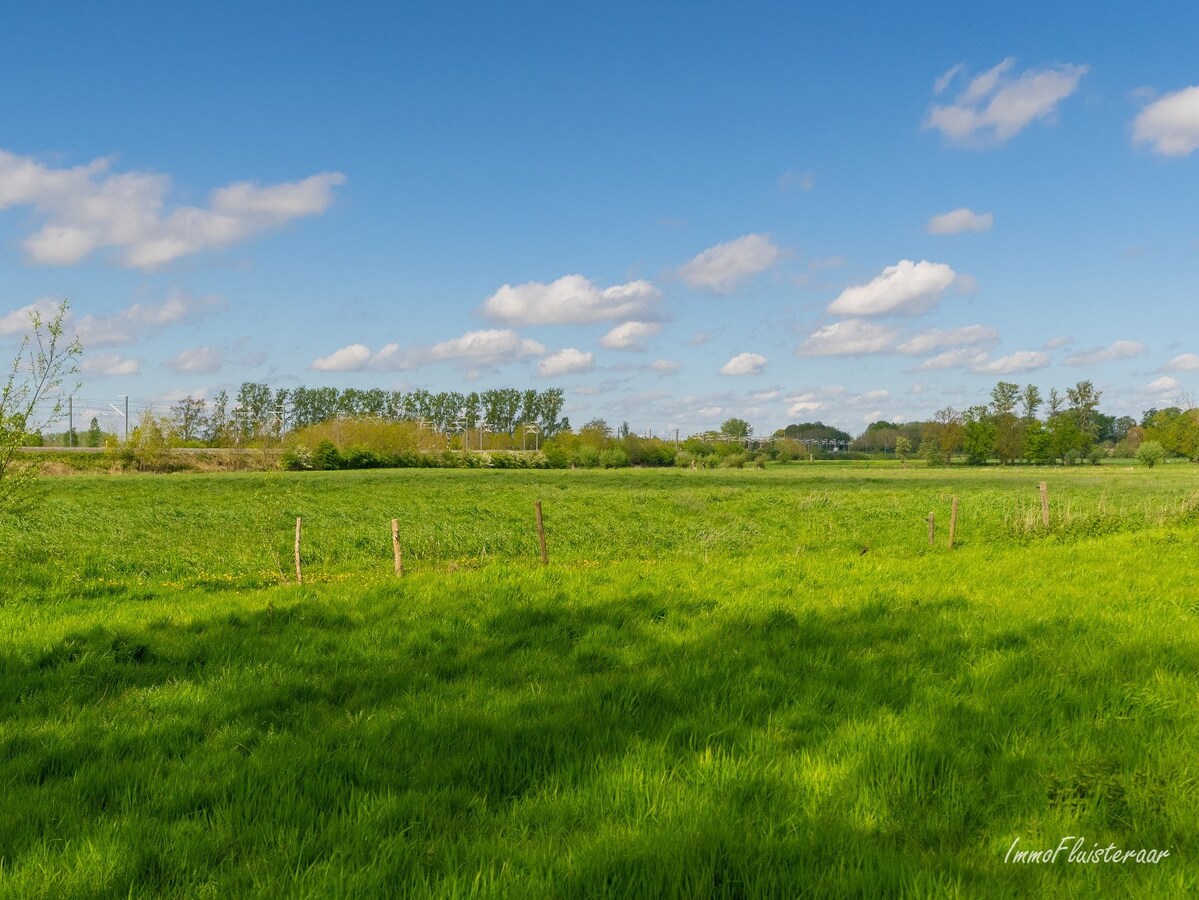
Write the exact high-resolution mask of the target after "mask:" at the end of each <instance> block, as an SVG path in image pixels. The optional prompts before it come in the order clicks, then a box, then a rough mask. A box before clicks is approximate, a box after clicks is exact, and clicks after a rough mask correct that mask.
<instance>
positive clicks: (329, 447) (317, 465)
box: [312, 440, 341, 471]
mask: <svg viewBox="0 0 1199 900" xmlns="http://www.w3.org/2000/svg"><path fill="white" fill-rule="evenodd" d="M312 467H313V468H314V469H320V470H322V471H329V470H332V469H340V468H341V454H340V453H338V452H337V447H335V446H334V444H333V442H332V441H327V440H326V441H321V442H320V443H319V444H317V445H316V450H315V452H313V454H312Z"/></svg>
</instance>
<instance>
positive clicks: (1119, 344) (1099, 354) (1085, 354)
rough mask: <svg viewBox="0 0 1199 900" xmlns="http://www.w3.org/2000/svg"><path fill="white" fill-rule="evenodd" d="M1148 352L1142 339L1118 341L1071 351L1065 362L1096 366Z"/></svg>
mask: <svg viewBox="0 0 1199 900" xmlns="http://www.w3.org/2000/svg"><path fill="white" fill-rule="evenodd" d="M1148 352H1149V348H1148V347H1146V346H1145V345H1144V344H1142V343H1141V342H1140V341H1116V342H1115V343H1114V344H1112V345H1111V346H1110V347H1094V348H1092V349H1090V350H1079V351H1078V352H1077V353H1071V354H1070V355H1069V356H1067V357H1066V360H1065V362H1066V365H1068V366H1094V365H1098V364H1099V363H1105V362H1115V361H1116V360H1121V359H1133V358H1134V357H1137V356H1141V355H1143V354H1145V353H1148Z"/></svg>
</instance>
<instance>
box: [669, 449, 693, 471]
mask: <svg viewBox="0 0 1199 900" xmlns="http://www.w3.org/2000/svg"><path fill="white" fill-rule="evenodd" d="M674 464H675V465H676V466H678V467H679V468H680V469H690V468H691V467H692V466H693V465H695V454H694V453H692V452H691V451H690V450H680V451H679V452H678V453H676V454H675V455H674Z"/></svg>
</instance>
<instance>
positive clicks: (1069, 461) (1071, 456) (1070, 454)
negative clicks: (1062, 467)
mask: <svg viewBox="0 0 1199 900" xmlns="http://www.w3.org/2000/svg"><path fill="white" fill-rule="evenodd" d="M1062 458H1063V459H1064V460H1065V463H1066V465H1068V466H1076V465H1078V461H1079V460H1080V459H1082V454H1081V453H1079V452H1078V451H1077V450H1067V451H1066V455H1065V456H1064V457H1062Z"/></svg>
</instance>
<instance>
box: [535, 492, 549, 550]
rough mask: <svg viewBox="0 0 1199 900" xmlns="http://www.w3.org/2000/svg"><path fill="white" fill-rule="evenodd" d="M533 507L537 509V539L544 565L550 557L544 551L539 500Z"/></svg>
mask: <svg viewBox="0 0 1199 900" xmlns="http://www.w3.org/2000/svg"><path fill="white" fill-rule="evenodd" d="M533 508H534V509H535V510H536V511H537V540H538V541H539V542H540V543H541V564H542V565H543V566H544V565H547V564H548V563H549V561H550V558H549V555H548V554H547V553H546V551H545V525H544V524H543V523H542V521H541V501H540V500H538V501H537V502H536V503H535V504H534V506H533Z"/></svg>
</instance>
